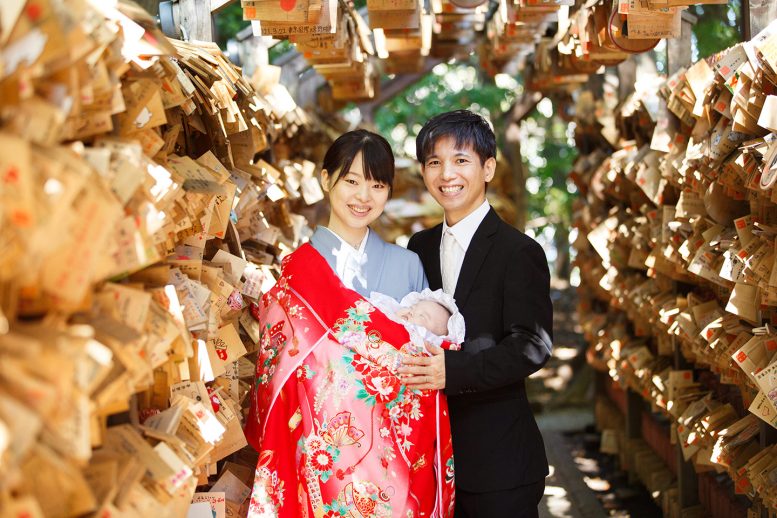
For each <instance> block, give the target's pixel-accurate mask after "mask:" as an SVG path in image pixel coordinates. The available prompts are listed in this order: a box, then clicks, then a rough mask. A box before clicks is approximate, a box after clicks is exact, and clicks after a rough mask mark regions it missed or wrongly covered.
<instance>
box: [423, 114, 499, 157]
mask: <svg viewBox="0 0 777 518" xmlns="http://www.w3.org/2000/svg"><path fill="white" fill-rule="evenodd" d="M442 137H453V138H454V139H455V141H456V147H459V148H464V147H468V146H471V147H472V149H473V150H474V151H475V152H476V153H477V154H478V156H479V157H480V164H481V165H483V164H485V163H486V160H488V159H489V158H496V137H495V136H494V132H493V130H492V129H491V126H490V125H489V123H488V121H487V120H486V119H485V117H483V116H482V115H478V114H477V113H473V112H471V111H469V110H456V111H452V112H447V113H441V114H440V115H436V116H435V117H432V118H431V119H429V121H428V122H427V123H426V124H424V127H423V128H421V131H420V132H419V133H418V136H417V137H416V139H415V148H416V156H417V157H418V161H419V162H421V165H422V166H423V164H424V163H426V157H428V156H429V154H431V153H432V151H434V145H435V144H436V143H437V141H438V140H440V139H441V138H442Z"/></svg>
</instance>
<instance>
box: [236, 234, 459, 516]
mask: <svg viewBox="0 0 777 518" xmlns="http://www.w3.org/2000/svg"><path fill="white" fill-rule="evenodd" d="M258 309H259V311H258V317H259V321H260V323H261V339H260V342H261V343H260V352H259V357H258V359H257V364H256V380H255V385H254V388H253V390H252V394H251V411H250V414H249V416H248V419H247V422H246V436H247V438H248V441H249V442H250V443H251V444H252V445H253V446H254V448H256V450H257V451H258V452H259V463H258V465H257V468H256V474H255V479H254V486H253V491H252V494H251V504H250V510H249V514H248V516H249V517H257V516H262V517H264V516H268V517H269V516H280V517H311V518H321V517H326V518H332V517H340V516H348V517H353V518H367V517H376V518H383V517H386V518H387V517H402V518H411V517H412V518H417V517H433V518H447V517H451V516H453V498H454V490H453V455H452V446H451V435H450V426H449V421H448V408H447V403H446V400H445V397H444V396H443V395H442V394H441V393H440V392H438V391H418V390H410V389H408V388H407V387H405V386H404V385H403V384H402V383H400V380H399V377H398V375H397V372H396V369H397V368H398V367H399V365H400V363H401V355H403V354H408V353H409V350H410V347H408V348H407V349H405V347H406V344H408V342H409V337H408V334H407V331H406V330H405V328H404V327H403V326H402V325H400V324H397V323H395V322H393V321H391V320H389V319H388V318H387V317H386V316H385V315H383V314H382V313H381V312H380V311H378V310H377V309H375V308H374V307H373V306H372V305H371V304H370V303H369V302H367V301H366V300H365V299H364V298H363V297H361V296H360V295H359V294H358V293H356V292H355V291H352V290H349V289H347V288H345V287H344V286H343V284H342V283H341V282H340V279H339V278H338V277H337V276H336V275H335V273H334V272H333V271H332V269H331V268H330V266H329V265H328V264H327V262H326V260H325V259H324V258H323V257H322V256H321V255H320V254H319V253H318V252H317V251H316V250H315V249H314V248H313V247H312V246H311V245H307V244H306V245H303V246H301V247H300V248H299V249H297V250H296V251H295V252H294V253H292V254H290V255H289V256H288V257H286V259H285V260H284V261H283V265H282V275H281V277H280V279H279V280H278V282H277V284H276V285H275V287H274V288H273V289H272V290H271V291H269V292H268V293H267V294H265V295H264V296H263V297H262V299H261V302H260V307H259V308H258Z"/></svg>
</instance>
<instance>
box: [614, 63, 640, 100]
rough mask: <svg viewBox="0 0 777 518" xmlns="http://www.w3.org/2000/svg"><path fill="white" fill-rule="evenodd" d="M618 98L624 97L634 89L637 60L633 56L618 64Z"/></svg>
mask: <svg viewBox="0 0 777 518" xmlns="http://www.w3.org/2000/svg"><path fill="white" fill-rule="evenodd" d="M617 68H618V99H621V100H623V99H625V98H626V96H627V95H629V94H630V93H631V92H633V91H634V83H636V81H637V62H636V61H635V60H634V56H632V57H630V58H629V59H627V60H626V61H624V62H623V63H621V64H619V65H618V67H617Z"/></svg>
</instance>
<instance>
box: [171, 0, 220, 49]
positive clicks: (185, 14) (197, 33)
mask: <svg viewBox="0 0 777 518" xmlns="http://www.w3.org/2000/svg"><path fill="white" fill-rule="evenodd" d="M178 8H179V9H180V20H181V25H182V26H183V28H184V29H185V30H186V35H187V36H188V37H189V39H190V40H199V41H213V19H212V18H211V15H210V2H202V1H199V2H198V1H197V0H179V1H178Z"/></svg>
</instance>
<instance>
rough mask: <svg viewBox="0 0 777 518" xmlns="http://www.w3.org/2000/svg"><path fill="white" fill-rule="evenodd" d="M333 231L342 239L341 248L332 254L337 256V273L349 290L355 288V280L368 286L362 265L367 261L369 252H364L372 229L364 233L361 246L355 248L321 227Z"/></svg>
mask: <svg viewBox="0 0 777 518" xmlns="http://www.w3.org/2000/svg"><path fill="white" fill-rule="evenodd" d="M321 228H324V229H326V230H328V231H329V232H331V233H332V235H334V236H335V237H336V238H337V239H338V240H339V241H340V249H339V250H332V255H334V256H335V258H336V260H337V262H336V265H335V273H336V274H337V276H338V277H340V280H341V281H343V284H344V285H345V287H346V288H348V289H349V290H353V289H355V288H354V285H353V283H354V281H358V282H359V283H360V284H361V285H362V286H363V287H364V288H366V287H367V280H366V279H365V278H364V274H363V272H362V267H363V266H364V264H365V263H366V262H367V254H366V253H364V249H365V247H366V246H367V238H368V237H369V235H370V229H369V228H368V229H367V233H365V234H364V238H363V239H362V242H361V243H359V248H354V247H353V246H351V245H350V244H349V243H348V242H346V241H345V240H344V239H343V238H341V237H340V236H338V235H337V233H336V232H333V231H332V230H331V229H329V228H327V227H323V226H322V227H321Z"/></svg>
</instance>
